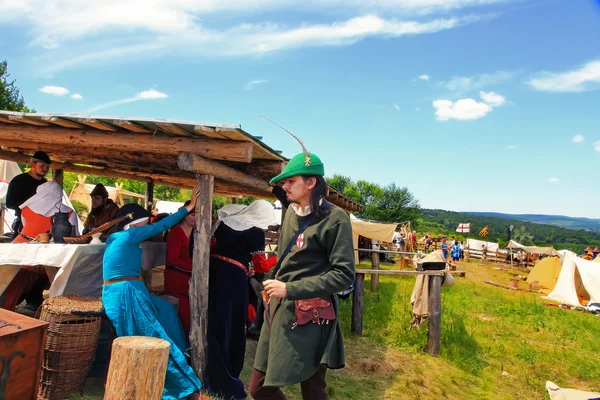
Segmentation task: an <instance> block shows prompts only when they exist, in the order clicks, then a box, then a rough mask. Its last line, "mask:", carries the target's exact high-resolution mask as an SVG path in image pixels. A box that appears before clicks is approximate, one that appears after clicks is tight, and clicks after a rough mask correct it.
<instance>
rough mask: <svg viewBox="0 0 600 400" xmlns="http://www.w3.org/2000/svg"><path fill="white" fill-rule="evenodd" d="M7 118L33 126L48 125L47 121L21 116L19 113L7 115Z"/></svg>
mask: <svg viewBox="0 0 600 400" xmlns="http://www.w3.org/2000/svg"><path fill="white" fill-rule="evenodd" d="M8 119H10V120H11V121H15V122H21V123H24V124H28V125H35V126H49V125H50V124H49V123H47V122H44V121H40V120H39V119H34V118H28V117H23V116H21V115H9V116H8Z"/></svg>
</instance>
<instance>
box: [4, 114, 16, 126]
mask: <svg viewBox="0 0 600 400" xmlns="http://www.w3.org/2000/svg"><path fill="white" fill-rule="evenodd" d="M0 122H5V123H7V124H15V125H16V124H18V122H15V121H11V120H10V119H8V118H6V117H3V116H1V115H0Z"/></svg>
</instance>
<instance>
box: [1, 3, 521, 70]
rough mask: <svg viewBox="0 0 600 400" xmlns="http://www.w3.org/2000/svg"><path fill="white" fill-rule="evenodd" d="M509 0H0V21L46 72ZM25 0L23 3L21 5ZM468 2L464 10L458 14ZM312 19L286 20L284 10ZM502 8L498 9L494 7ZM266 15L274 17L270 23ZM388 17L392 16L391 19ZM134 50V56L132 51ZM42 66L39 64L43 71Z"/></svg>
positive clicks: (256, 50)
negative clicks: (26, 42) (34, 52)
mask: <svg viewBox="0 0 600 400" xmlns="http://www.w3.org/2000/svg"><path fill="white" fill-rule="evenodd" d="M509 2H510V0H380V1H373V0H369V1H364V0H318V1H317V0H306V1H304V2H296V1H293V0H250V1H248V0H203V1H199V0H152V1H147V2H140V1H139V0H103V1H81V0H18V1H15V0H0V26H3V25H5V24H11V25H12V24H15V21H18V25H16V24H15V26H18V28H19V29H20V30H22V31H23V32H20V34H22V36H23V37H29V38H31V42H30V45H32V46H38V47H40V48H45V49H47V50H49V51H47V52H45V53H44V55H43V56H41V59H40V60H39V63H37V64H38V65H37V66H36V70H38V71H40V74H44V73H48V72H49V71H59V70H62V69H65V68H69V67H74V66H76V65H80V64H83V63H87V64H91V63H98V61H101V62H103V63H110V62H115V61H117V62H126V61H127V60H130V59H131V57H132V56H135V58H136V60H140V57H142V56H145V57H146V58H152V57H159V56H162V55H164V54H165V53H174V52H180V53H181V54H183V53H185V54H186V55H202V56H205V55H211V56H245V55H254V54H265V53H269V52H274V51H281V50H285V49H293V48H299V47H308V46H348V45H352V44H353V43H356V42H358V41H360V40H363V39H365V38H381V39H389V38H399V37H403V36H414V35H420V34H427V33H435V32H439V31H442V30H447V29H452V28H456V27H459V26H462V25H465V24H469V23H474V22H477V21H480V20H482V19H489V18H490V17H493V16H494V15H495V14H491V13H490V12H489V10H486V9H485V6H486V5H489V4H493V3H509ZM16 3H18V5H15V4H16ZM467 7H468V8H469V9H468V12H464V13H461V14H460V15H461V16H458V17H456V16H454V15H458V14H457V13H455V12H454V11H456V10H459V9H462V8H467ZM282 10H286V11H290V12H291V13H293V12H294V11H296V12H297V13H296V14H297V15H308V12H310V14H313V15H314V16H315V18H314V19H313V20H317V21H321V22H319V23H315V22H311V21H310V20H307V21H294V22H290V20H289V19H287V20H278V19H276V18H278V15H281V11H282ZM492 11H496V10H492ZM264 16H269V17H270V18H273V19H270V20H267V19H265V17H264ZM382 16H385V17H382ZM124 54H126V55H128V56H130V57H125V58H124V57H123V55H124ZM38 66H39V68H38Z"/></svg>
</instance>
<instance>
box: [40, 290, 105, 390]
mask: <svg viewBox="0 0 600 400" xmlns="http://www.w3.org/2000/svg"><path fill="white" fill-rule="evenodd" d="M101 310H102V302H101V301H100V300H97V299H94V298H91V297H83V296H77V295H67V296H58V297H54V298H51V299H48V300H45V301H44V303H43V304H42V307H41V315H40V319H41V320H43V321H46V322H48V323H49V324H50V325H49V326H48V334H47V337H46V345H45V347H44V358H43V363H42V378H41V381H40V388H39V392H38V399H40V400H41V399H43V400H62V399H66V398H67V397H68V396H69V395H70V394H71V393H75V392H80V391H81V390H82V389H83V386H84V384H85V380H86V377H87V375H88V373H89V372H90V368H91V365H92V361H93V358H94V352H95V351H96V346H97V345H98V334H99V332H100V326H101V324H102V316H101V315H100V311H101ZM74 312H75V313H77V314H74ZM86 313H91V315H88V314H86Z"/></svg>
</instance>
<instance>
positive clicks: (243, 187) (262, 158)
mask: <svg viewBox="0 0 600 400" xmlns="http://www.w3.org/2000/svg"><path fill="white" fill-rule="evenodd" d="M0 147H2V150H0V158H3V159H9V160H12V161H21V162H26V161H27V160H28V159H29V155H30V154H32V153H33V152H35V151H36V150H43V151H45V152H46V153H48V154H49V155H50V157H51V158H52V160H53V164H54V162H56V165H53V167H54V168H59V167H61V168H63V169H65V170H70V171H74V172H79V173H85V174H95V175H105V176H112V177H116V178H125V179H132V180H139V181H143V182H154V183H156V184H159V185H165V186H174V187H191V186H192V185H193V184H194V182H195V180H196V174H197V173H209V174H211V175H213V176H215V187H214V193H215V194H216V195H224V196H240V195H247V196H255V197H261V198H272V197H273V195H272V194H271V187H270V186H269V185H268V180H269V179H270V178H271V177H273V176H274V175H276V174H278V173H279V172H281V171H282V170H283V168H284V167H285V164H286V163H287V162H288V159H287V158H286V157H284V156H282V155H281V154H280V152H279V151H276V150H274V149H272V148H271V147H269V146H268V145H266V144H265V143H264V142H263V141H262V140H261V138H260V137H256V136H252V135H251V134H249V133H248V132H246V131H244V130H243V129H242V128H241V126H240V125H224V124H213V123H204V122H189V121H177V120H165V119H155V118H149V119H146V118H144V119H142V118H125V117H90V116H81V115H76V114H48V113H20V112H12V111H2V110H0ZM190 154H191V155H193V157H194V160H196V161H200V162H196V163H194V168H195V169H194V170H193V171H192V170H186V169H185V168H187V167H186V165H188V164H186V163H185V162H183V163H182V161H181V160H189V155H190ZM186 156H187V158H186ZM199 168H200V170H199ZM328 200H329V201H331V202H332V203H334V204H336V205H338V206H340V207H343V208H345V209H346V210H349V211H360V210H362V208H363V207H362V205H360V204H358V203H356V202H354V201H353V200H351V199H349V198H347V197H345V196H343V195H342V194H341V193H339V192H337V191H336V190H335V189H333V188H331V187H330V194H329V196H328Z"/></svg>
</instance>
